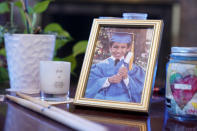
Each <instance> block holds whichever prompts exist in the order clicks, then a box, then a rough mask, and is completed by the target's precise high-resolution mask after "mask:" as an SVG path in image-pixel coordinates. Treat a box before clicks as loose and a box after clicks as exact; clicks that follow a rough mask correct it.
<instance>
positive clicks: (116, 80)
mask: <svg viewBox="0 0 197 131" xmlns="http://www.w3.org/2000/svg"><path fill="white" fill-rule="evenodd" d="M121 80H122V76H121V75H120V74H116V75H113V76H112V77H109V78H108V81H109V83H114V84H117V83H120V82H121Z"/></svg>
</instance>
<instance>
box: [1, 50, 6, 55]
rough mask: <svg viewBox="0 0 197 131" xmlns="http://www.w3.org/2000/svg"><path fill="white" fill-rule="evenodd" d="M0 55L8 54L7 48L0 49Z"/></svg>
mask: <svg viewBox="0 0 197 131" xmlns="http://www.w3.org/2000/svg"><path fill="white" fill-rule="evenodd" d="M0 55H3V56H6V51H5V48H1V49H0Z"/></svg>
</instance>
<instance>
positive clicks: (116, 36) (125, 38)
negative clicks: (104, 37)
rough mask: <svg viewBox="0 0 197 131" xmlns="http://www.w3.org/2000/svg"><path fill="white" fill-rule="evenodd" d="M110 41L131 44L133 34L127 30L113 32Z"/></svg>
mask: <svg viewBox="0 0 197 131" xmlns="http://www.w3.org/2000/svg"><path fill="white" fill-rule="evenodd" d="M110 41H112V42H118V43H128V44H131V43H132V41H133V34H131V33H127V32H113V33H112V35H111V39H110Z"/></svg>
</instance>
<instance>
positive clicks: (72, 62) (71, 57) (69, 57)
mask: <svg viewBox="0 0 197 131" xmlns="http://www.w3.org/2000/svg"><path fill="white" fill-rule="evenodd" d="M53 60H54V61H68V62H71V72H74V70H75V68H76V66H77V61H76V58H75V57H74V56H72V55H70V56H67V57H64V58H58V57H54V59H53Z"/></svg>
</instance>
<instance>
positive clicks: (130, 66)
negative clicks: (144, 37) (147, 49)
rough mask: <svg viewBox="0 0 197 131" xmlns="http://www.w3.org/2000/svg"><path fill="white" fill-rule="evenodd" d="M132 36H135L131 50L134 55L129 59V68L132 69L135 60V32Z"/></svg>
mask: <svg viewBox="0 0 197 131" xmlns="http://www.w3.org/2000/svg"><path fill="white" fill-rule="evenodd" d="M132 36H133V40H132V45H131V52H132V53H133V55H132V57H131V59H130V61H129V70H131V69H132V66H133V61H134V34H133V35H132Z"/></svg>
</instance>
